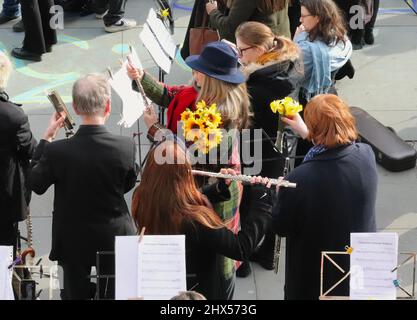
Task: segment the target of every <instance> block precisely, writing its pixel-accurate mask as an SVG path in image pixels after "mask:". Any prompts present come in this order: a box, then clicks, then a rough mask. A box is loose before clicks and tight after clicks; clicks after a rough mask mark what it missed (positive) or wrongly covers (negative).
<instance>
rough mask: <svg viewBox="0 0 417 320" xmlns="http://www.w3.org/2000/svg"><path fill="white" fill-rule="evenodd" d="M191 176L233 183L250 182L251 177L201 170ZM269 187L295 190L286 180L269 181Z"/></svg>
mask: <svg viewBox="0 0 417 320" xmlns="http://www.w3.org/2000/svg"><path fill="white" fill-rule="evenodd" d="M191 172H192V174H194V175H197V176H204V177H211V178H221V179H230V180H233V181H242V182H251V180H252V178H253V177H252V176H246V175H243V174H238V175H235V176H234V175H231V174H223V173H217V172H208V171H201V170H191ZM269 181H270V182H271V185H275V186H279V187H285V188H296V187H297V184H296V183H292V182H289V181H287V180H278V179H270V180H269Z"/></svg>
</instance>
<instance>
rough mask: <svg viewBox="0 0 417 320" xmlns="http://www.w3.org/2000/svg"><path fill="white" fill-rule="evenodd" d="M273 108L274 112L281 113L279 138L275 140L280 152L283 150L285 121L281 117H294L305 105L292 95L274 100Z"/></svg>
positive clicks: (271, 105)
mask: <svg viewBox="0 0 417 320" xmlns="http://www.w3.org/2000/svg"><path fill="white" fill-rule="evenodd" d="M270 107H271V110H272V112H273V113H277V112H278V114H279V115H280V117H279V119H278V131H277V140H276V142H275V147H276V148H277V149H278V151H279V152H281V153H282V151H283V144H284V142H283V140H284V139H283V138H284V134H283V132H284V123H283V122H282V120H281V117H287V118H292V117H294V116H295V115H296V114H297V113H299V112H300V111H302V110H303V106H302V105H301V104H299V103H298V102H297V101H295V100H293V99H292V98H291V97H285V98H284V99H281V100H274V101H272V102H271V104H270Z"/></svg>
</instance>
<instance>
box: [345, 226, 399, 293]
mask: <svg viewBox="0 0 417 320" xmlns="http://www.w3.org/2000/svg"><path fill="white" fill-rule="evenodd" d="M350 246H351V247H352V248H353V251H352V254H351V255H350V271H351V275H350V299H351V300H394V299H396V298H397V293H396V291H397V289H396V287H395V285H394V280H397V271H394V272H391V270H393V269H394V268H395V267H396V266H397V263H398V234H397V233H385V232H378V233H351V235H350Z"/></svg>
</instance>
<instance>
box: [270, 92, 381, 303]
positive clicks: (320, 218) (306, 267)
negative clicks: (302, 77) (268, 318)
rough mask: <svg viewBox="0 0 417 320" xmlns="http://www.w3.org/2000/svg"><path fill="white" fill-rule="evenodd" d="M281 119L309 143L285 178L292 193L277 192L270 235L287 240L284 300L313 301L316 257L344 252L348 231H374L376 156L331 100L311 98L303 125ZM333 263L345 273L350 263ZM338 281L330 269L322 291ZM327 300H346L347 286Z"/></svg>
mask: <svg viewBox="0 0 417 320" xmlns="http://www.w3.org/2000/svg"><path fill="white" fill-rule="evenodd" d="M283 119H284V121H285V122H287V123H288V124H289V125H291V127H292V128H293V129H294V130H295V131H297V132H298V133H299V134H300V135H301V136H302V137H303V138H305V139H308V140H310V141H311V142H312V143H313V144H314V147H313V148H311V149H310V151H309V152H308V153H307V156H306V157H305V159H304V162H303V163H302V164H301V165H299V166H298V167H297V168H295V169H294V170H293V171H292V172H291V173H290V174H289V175H288V176H287V179H289V180H290V181H292V182H296V183H297V189H296V190H295V189H294V190H288V189H284V188H283V189H280V191H279V194H278V201H277V202H276V205H275V207H274V209H273V224H274V229H275V232H276V233H277V234H278V235H279V236H281V237H286V259H285V299H303V300H305V299H314V300H317V299H318V298H319V295H320V263H321V262H320V261H321V252H322V251H344V248H345V246H346V245H349V244H350V233H352V232H376V223H375V200H376V192H377V180H378V179H377V172H376V163H375V156H374V153H373V151H372V149H371V147H370V146H369V145H366V144H362V143H356V142H355V140H356V139H357V137H358V133H357V131H356V127H355V119H354V117H353V116H352V114H351V113H350V110H349V107H348V105H347V104H346V103H344V102H343V101H342V100H341V99H340V98H339V97H337V96H335V95H332V94H322V95H317V96H315V97H314V98H313V99H311V100H310V102H309V103H308V105H307V107H306V109H305V112H304V119H305V123H304V122H303V120H302V119H301V117H300V116H299V115H297V116H295V117H294V118H293V119H288V118H283ZM338 263H339V265H340V266H341V267H342V268H343V269H344V270H348V269H349V260H344V261H338ZM339 279H340V272H339V271H338V270H337V269H331V268H330V269H328V270H327V271H326V277H325V279H324V284H323V287H324V288H330V287H331V286H333V285H334V284H335V283H336V282H337V281H338V280H339ZM332 295H336V296H339V295H340V296H349V282H348V281H345V282H342V283H341V284H340V285H339V286H338V287H337V288H336V289H335V290H334V291H332Z"/></svg>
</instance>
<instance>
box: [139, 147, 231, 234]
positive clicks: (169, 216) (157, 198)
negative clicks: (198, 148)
mask: <svg viewBox="0 0 417 320" xmlns="http://www.w3.org/2000/svg"><path fill="white" fill-rule="evenodd" d="M132 215H133V219H134V220H135V223H136V227H137V228H138V230H141V229H142V228H143V227H146V234H162V235H170V234H179V233H180V232H181V225H182V223H183V221H184V220H185V219H187V220H189V221H191V222H193V221H195V222H197V223H200V224H202V225H204V226H206V227H209V228H213V229H214V228H221V227H223V226H224V224H223V223H222V221H221V219H220V218H219V216H218V215H217V214H216V213H215V212H214V210H213V209H212V208H210V205H209V203H208V201H207V200H206V198H205V197H204V196H203V195H202V194H201V192H200V191H199V190H198V189H197V186H196V183H195V181H194V177H193V175H192V173H191V165H190V163H189V161H188V159H187V157H186V155H185V153H184V151H183V150H182V149H181V148H180V147H179V146H178V144H177V143H175V142H172V141H166V142H164V143H162V144H160V145H159V146H157V147H156V148H155V149H153V150H151V151H150V153H149V156H148V160H147V162H146V165H145V169H144V171H143V175H142V179H141V183H140V184H139V186H138V187H137V188H136V189H135V191H134V194H133V199H132Z"/></svg>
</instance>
